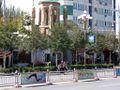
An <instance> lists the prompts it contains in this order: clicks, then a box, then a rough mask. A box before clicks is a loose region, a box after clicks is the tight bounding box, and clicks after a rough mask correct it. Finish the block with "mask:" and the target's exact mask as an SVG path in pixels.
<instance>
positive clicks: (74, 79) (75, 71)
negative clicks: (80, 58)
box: [73, 68, 78, 82]
mask: <svg viewBox="0 0 120 90" xmlns="http://www.w3.org/2000/svg"><path fill="white" fill-rule="evenodd" d="M73 81H74V82H78V71H77V70H76V69H75V68H74V70H73Z"/></svg>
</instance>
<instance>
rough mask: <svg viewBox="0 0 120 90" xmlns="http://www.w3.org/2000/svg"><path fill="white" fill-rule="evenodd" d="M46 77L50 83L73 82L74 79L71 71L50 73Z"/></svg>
mask: <svg viewBox="0 0 120 90" xmlns="http://www.w3.org/2000/svg"><path fill="white" fill-rule="evenodd" d="M48 75H49V81H50V82H52V83H55V82H67V81H73V79H74V72H73V71H50V72H49V74H48Z"/></svg>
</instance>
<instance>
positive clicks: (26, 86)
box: [21, 83, 53, 88]
mask: <svg viewBox="0 0 120 90" xmlns="http://www.w3.org/2000/svg"><path fill="white" fill-rule="evenodd" d="M48 85H53V83H43V84H28V85H21V87H22V88H28V87H39V86H48Z"/></svg>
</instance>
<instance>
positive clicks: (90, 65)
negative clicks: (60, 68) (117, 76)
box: [69, 64, 113, 69]
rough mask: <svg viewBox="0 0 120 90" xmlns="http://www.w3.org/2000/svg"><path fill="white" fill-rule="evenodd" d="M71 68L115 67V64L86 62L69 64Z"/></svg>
mask: <svg viewBox="0 0 120 90" xmlns="http://www.w3.org/2000/svg"><path fill="white" fill-rule="evenodd" d="M69 68H70V69H74V68H75V69H95V68H113V64H85V65H80V64H78V65H77V64H76V65H69Z"/></svg>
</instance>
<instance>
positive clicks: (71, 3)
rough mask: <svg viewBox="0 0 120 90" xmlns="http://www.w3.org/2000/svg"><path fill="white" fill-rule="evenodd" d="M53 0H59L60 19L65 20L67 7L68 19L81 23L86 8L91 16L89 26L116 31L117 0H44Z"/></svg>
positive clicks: (99, 29) (56, 0) (54, 0)
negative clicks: (64, 14) (80, 19)
mask: <svg viewBox="0 0 120 90" xmlns="http://www.w3.org/2000/svg"><path fill="white" fill-rule="evenodd" d="M43 1H51V2H59V3H60V4H61V6H60V20H63V9H64V6H66V7H67V14H68V20H72V21H74V22H76V23H77V24H79V25H80V27H81V29H82V25H83V24H82V22H81V21H79V20H78V16H80V15H82V14H83V11H84V10H86V11H87V13H88V14H90V16H92V17H93V19H92V20H89V25H88V27H90V28H96V30H98V31H110V30H112V31H116V15H115V8H116V0H43Z"/></svg>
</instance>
